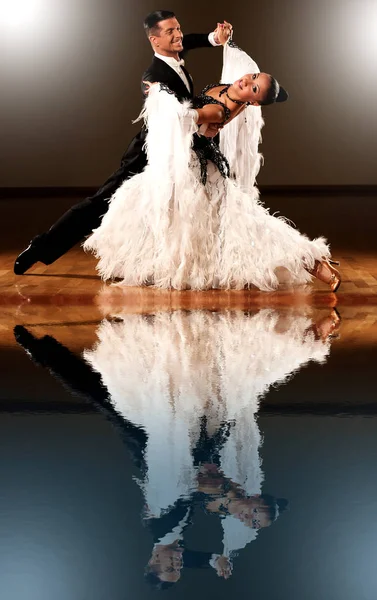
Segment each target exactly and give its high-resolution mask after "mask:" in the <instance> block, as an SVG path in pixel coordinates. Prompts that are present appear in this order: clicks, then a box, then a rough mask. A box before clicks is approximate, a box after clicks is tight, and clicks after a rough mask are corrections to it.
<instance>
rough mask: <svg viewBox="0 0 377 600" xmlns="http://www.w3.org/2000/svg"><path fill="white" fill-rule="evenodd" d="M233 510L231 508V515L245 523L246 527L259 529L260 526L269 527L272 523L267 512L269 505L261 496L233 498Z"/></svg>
mask: <svg viewBox="0 0 377 600" xmlns="http://www.w3.org/2000/svg"><path fill="white" fill-rule="evenodd" d="M234 503H235V505H236V506H235V507H234V508H235V510H234V508H233V510H232V513H233V515H234V516H235V517H236V518H237V519H239V520H240V521H242V523H245V525H247V527H250V528H251V529H261V528H262V527H269V526H270V525H271V523H272V521H271V517H270V514H269V506H267V504H266V503H265V501H264V500H263V498H259V497H258V496H255V497H252V498H241V499H239V500H234Z"/></svg>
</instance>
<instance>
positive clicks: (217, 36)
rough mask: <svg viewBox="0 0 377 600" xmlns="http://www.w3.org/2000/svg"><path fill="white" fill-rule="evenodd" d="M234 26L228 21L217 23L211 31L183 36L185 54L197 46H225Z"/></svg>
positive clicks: (182, 53) (182, 54)
mask: <svg viewBox="0 0 377 600" xmlns="http://www.w3.org/2000/svg"><path fill="white" fill-rule="evenodd" d="M232 31H233V27H232V25H231V24H230V23H228V22H227V21H224V23H217V27H216V29H215V30H214V31H211V33H208V34H207V33H189V34H187V35H184V36H183V52H181V56H184V54H186V52H188V51H189V50H194V49H195V48H211V47H213V46H223V45H224V44H225V43H226V42H227V40H228V39H229V37H230V36H231V34H232Z"/></svg>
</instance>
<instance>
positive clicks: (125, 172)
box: [14, 10, 232, 275]
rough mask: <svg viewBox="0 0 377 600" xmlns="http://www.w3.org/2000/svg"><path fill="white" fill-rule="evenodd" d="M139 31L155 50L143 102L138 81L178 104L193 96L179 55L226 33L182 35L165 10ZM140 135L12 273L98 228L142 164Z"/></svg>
mask: <svg viewBox="0 0 377 600" xmlns="http://www.w3.org/2000/svg"><path fill="white" fill-rule="evenodd" d="M144 29H145V31H146V34H147V37H148V39H149V41H150V43H151V45H152V48H153V50H154V52H155V55H154V58H153V61H152V64H151V65H150V67H149V68H148V69H147V70H146V71H145V72H144V74H143V78H142V93H143V95H144V98H145V94H146V93H147V89H148V88H147V85H145V83H144V81H149V82H161V83H165V84H166V85H168V86H169V88H170V89H171V90H172V91H173V92H174V93H175V94H176V96H177V98H178V99H179V100H180V101H183V100H190V99H191V98H193V95H194V88H193V82H192V78H191V76H190V74H189V72H188V71H187V70H186V69H185V68H184V66H183V59H182V57H183V56H184V55H185V53H186V52H188V51H189V50H192V49H194V48H206V47H213V46H220V45H223V44H224V43H225V42H226V40H227V39H228V37H229V36H230V34H231V30H232V27H231V25H230V24H229V23H226V22H224V24H221V25H220V24H218V26H217V28H216V29H215V31H213V32H212V33H210V34H189V35H185V36H183V34H182V31H181V27H180V24H179V22H178V20H177V18H176V17H175V15H174V13H173V12H171V11H164V10H159V11H155V12H153V13H151V14H150V15H148V16H147V18H146V19H145V21H144ZM145 136H146V131H145V128H143V129H142V130H141V131H140V132H139V133H138V135H136V137H134V139H133V140H132V142H131V143H130V145H129V146H128V148H127V150H126V152H125V153H124V155H123V157H122V160H121V164H120V167H119V169H118V170H117V171H115V173H113V174H112V175H111V176H110V177H109V179H108V180H107V181H106V182H105V183H104V184H103V185H102V186H101V187H100V188H99V190H98V191H97V192H96V193H95V194H94V196H91V197H89V198H86V199H85V200H83V201H82V202H79V203H78V204H76V205H75V206H73V207H72V208H70V209H69V210H68V211H67V212H66V213H65V214H64V215H63V216H62V217H61V218H60V219H59V220H58V221H56V223H54V225H52V227H50V229H49V230H48V231H47V232H45V233H42V234H41V235H37V236H36V237H35V238H33V239H32V240H31V242H30V244H29V246H28V247H27V248H26V249H25V250H24V251H23V252H21V254H20V255H19V256H18V257H17V259H16V261H15V264H14V272H15V274H16V275H23V274H24V273H25V272H26V271H27V270H28V269H30V267H32V266H33V265H34V264H35V263H36V262H38V261H40V262H42V263H44V264H45V265H50V264H51V263H53V262H54V261H55V260H57V259H58V258H60V257H61V256H63V254H65V253H66V252H68V250H70V249H71V248H72V247H73V246H74V245H75V244H77V243H78V242H81V241H82V240H83V239H84V238H85V237H86V236H87V235H89V234H90V233H91V232H92V231H93V229H95V228H97V227H99V225H100V223H101V220H102V217H103V215H104V214H105V213H106V211H107V210H108V206H109V204H108V203H109V200H110V198H111V196H112V194H113V193H114V192H115V191H116V190H117V188H118V187H119V186H120V185H121V184H122V182H123V181H124V180H125V179H128V178H129V177H131V176H132V175H135V174H136V173H141V171H143V169H144V167H145V166H146V164H147V157H146V154H145V151H144V150H143V145H144V142H145Z"/></svg>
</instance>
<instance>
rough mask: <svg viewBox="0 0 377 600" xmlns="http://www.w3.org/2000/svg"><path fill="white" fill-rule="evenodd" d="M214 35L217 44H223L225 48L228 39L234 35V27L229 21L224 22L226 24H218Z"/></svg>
mask: <svg viewBox="0 0 377 600" xmlns="http://www.w3.org/2000/svg"><path fill="white" fill-rule="evenodd" d="M214 33H215V42H216V44H221V45H222V46H225V44H226V43H227V41H228V39H229V38H230V37H231V35H232V33H233V27H232V25H231V24H230V23H228V22H227V21H224V23H217V27H216V29H215V32H214Z"/></svg>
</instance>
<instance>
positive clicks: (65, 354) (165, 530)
mask: <svg viewBox="0 0 377 600" xmlns="http://www.w3.org/2000/svg"><path fill="white" fill-rule="evenodd" d="M14 334H15V338H16V341H17V342H18V343H19V344H20V345H21V346H22V347H23V348H24V350H26V352H27V353H28V355H29V357H30V358H31V359H32V360H33V362H34V363H35V364H36V365H38V366H42V367H44V368H46V369H48V370H49V371H50V373H51V374H52V375H53V376H54V377H55V378H56V379H58V380H59V381H60V383H62V384H63V385H64V387H65V388H66V389H68V391H69V392H70V393H72V394H73V395H75V396H77V395H79V396H81V397H82V398H85V399H86V400H88V401H90V402H91V403H93V404H94V405H95V406H96V407H97V408H98V409H99V410H100V411H101V412H103V413H104V414H105V416H106V418H108V419H109V420H110V421H111V422H112V423H113V425H114V426H115V427H116V429H117V430H118V432H119V433H120V434H121V437H122V439H123V441H124V443H125V445H126V446H127V448H128V450H129V451H130V453H131V456H132V458H133V463H134V465H135V466H136V467H137V468H138V469H139V470H140V471H141V473H143V474H145V473H146V472H147V465H146V464H145V455H144V452H145V447H146V442H147V435H146V433H145V432H144V431H143V429H142V428H140V427H137V426H135V425H134V424H133V423H131V422H130V421H127V420H126V419H124V418H123V417H121V416H120V415H119V414H118V413H117V412H116V411H115V410H114V408H113V406H112V404H111V400H110V397H109V393H108V390H107V388H106V387H105V386H104V385H103V384H102V381H101V375H100V374H99V373H97V372H96V371H94V370H93V369H91V368H90V366H89V365H88V364H87V363H86V362H85V361H84V360H82V359H81V358H79V357H78V356H76V355H75V354H74V353H72V352H71V351H70V350H69V349H68V348H66V347H65V346H64V345H63V344H61V343H60V342H58V341H57V340H56V339H55V338H53V337H52V336H49V335H46V336H44V337H43V338H36V337H34V336H33V335H32V334H31V333H30V332H29V331H28V330H27V329H26V328H25V327H23V326H21V325H18V326H16V327H15V330H14ZM204 425H205V424H204ZM204 430H205V427H202V434H201V437H200V440H199V442H198V445H197V448H196V449H195V450H194V460H195V462H196V463H197V462H198V461H201V460H204V459H207V460H211V458H210V457H211V456H214V455H215V454H216V456H218V451H219V449H220V447H221V443H222V441H221V440H225V438H226V435H225V436H224V435H223V433H224V431H225V434H226V433H227V427H225V428H222V429H221V430H220V431H219V432H218V433H217V434H216V435H215V436H213V437H212V438H208V436H207V435H206V434H204V437H203V431H204ZM223 430H224V431H223ZM192 511H193V498H189V499H178V500H177V502H176V503H175V505H174V506H173V507H172V508H171V510H169V511H167V512H165V513H163V514H162V515H161V516H160V517H159V518H148V519H145V520H144V525H145V526H146V527H147V528H148V529H149V531H150V532H151V534H152V537H153V540H154V548H153V551H152V556H151V559H150V561H149V563H148V566H147V568H146V578H147V580H148V581H149V582H150V583H151V584H156V585H159V586H160V585H161V584H169V583H175V582H176V581H178V579H179V578H180V575H181V569H182V566H185V567H187V568H204V567H209V566H210V564H211V560H213V555H212V553H210V552H198V551H194V550H187V549H185V548H183V546H182V543H183V533H184V531H185V529H186V528H187V527H188V526H189V525H191V524H192V521H191V515H192ZM216 561H217V559H215V563H216ZM212 566H215V568H216V565H215V564H212Z"/></svg>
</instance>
